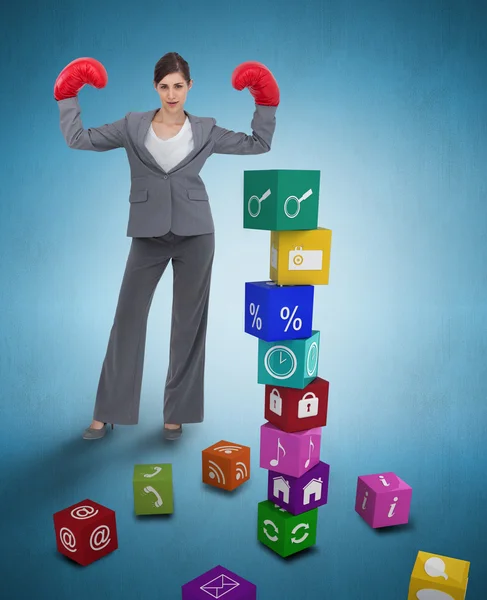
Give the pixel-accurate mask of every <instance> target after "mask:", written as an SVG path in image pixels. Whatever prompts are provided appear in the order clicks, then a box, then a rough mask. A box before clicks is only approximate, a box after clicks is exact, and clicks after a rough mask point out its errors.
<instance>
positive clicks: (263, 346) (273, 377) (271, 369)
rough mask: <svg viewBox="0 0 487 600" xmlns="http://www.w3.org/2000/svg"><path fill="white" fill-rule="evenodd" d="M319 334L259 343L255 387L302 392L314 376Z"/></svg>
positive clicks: (316, 366)
mask: <svg viewBox="0 0 487 600" xmlns="http://www.w3.org/2000/svg"><path fill="white" fill-rule="evenodd" d="M319 350H320V332H319V331H316V330H313V331H312V334H311V336H310V337H308V338H301V339H294V340H282V341H278V342H266V341H264V340H261V339H259V351H258V361H259V365H258V369H257V383H261V384H265V385H281V386H284V387H289V388H294V389H299V390H302V389H304V388H305V387H306V386H307V385H308V384H309V383H311V382H312V381H313V380H314V379H316V377H317V376H318V360H319Z"/></svg>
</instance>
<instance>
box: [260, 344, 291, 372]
mask: <svg viewBox="0 0 487 600" xmlns="http://www.w3.org/2000/svg"><path fill="white" fill-rule="evenodd" d="M264 366H265V368H266V370H267V372H268V373H269V375H271V376H272V377H274V378H275V379H288V378H289V377H291V375H293V374H294V372H295V371H296V367H297V366H298V361H297V359H296V355H295V354H294V352H293V351H292V350H290V349H289V348H287V347H286V346H272V348H269V350H267V352H266V354H265V356H264Z"/></svg>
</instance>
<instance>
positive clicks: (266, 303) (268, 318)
mask: <svg viewBox="0 0 487 600" xmlns="http://www.w3.org/2000/svg"><path fill="white" fill-rule="evenodd" d="M313 300H314V286H312V285H292V286H278V285H276V283H275V282H274V281H248V282H246V283H245V332H246V333H249V334H250V335H254V336H255V337H257V338H259V339H261V340H265V341H268V342H273V341H277V340H292V339H299V338H308V337H310V335H311V331H312V325H313Z"/></svg>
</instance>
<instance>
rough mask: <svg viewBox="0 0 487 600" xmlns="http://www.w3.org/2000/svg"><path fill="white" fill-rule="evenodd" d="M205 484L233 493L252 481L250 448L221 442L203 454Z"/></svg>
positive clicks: (224, 441)
mask: <svg viewBox="0 0 487 600" xmlns="http://www.w3.org/2000/svg"><path fill="white" fill-rule="evenodd" d="M201 459H202V470H203V483H206V484H208V485H211V486H213V487H217V488H220V489H222V490H226V491H227V492H231V491H233V490H234V489H236V488H238V487H239V486H241V485H242V483H245V482H246V481H247V480H248V479H250V447H249V446H243V445H242V444H235V443H233V442H227V441H226V440H221V441H219V442H217V443H216V444H213V445H212V446H209V447H208V448H206V449H205V450H203V452H202V456H201Z"/></svg>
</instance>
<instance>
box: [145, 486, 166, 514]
mask: <svg viewBox="0 0 487 600" xmlns="http://www.w3.org/2000/svg"><path fill="white" fill-rule="evenodd" d="M144 492H145V493H146V494H154V496H155V497H156V498H157V500H156V501H155V502H154V506H155V507H157V508H159V506H162V498H161V497H160V496H159V492H158V491H157V490H155V489H154V488H153V487H152V486H151V485H148V486H147V487H145V488H144Z"/></svg>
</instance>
